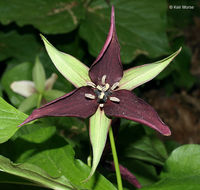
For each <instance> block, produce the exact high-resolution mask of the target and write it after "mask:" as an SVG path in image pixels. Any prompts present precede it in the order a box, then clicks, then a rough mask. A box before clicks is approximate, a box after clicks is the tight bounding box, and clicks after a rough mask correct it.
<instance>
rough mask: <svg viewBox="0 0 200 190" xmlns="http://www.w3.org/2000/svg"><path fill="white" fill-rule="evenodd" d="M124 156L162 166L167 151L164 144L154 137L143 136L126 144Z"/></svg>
mask: <svg viewBox="0 0 200 190" xmlns="http://www.w3.org/2000/svg"><path fill="white" fill-rule="evenodd" d="M124 156H125V157H128V158H135V159H138V160H143V161H146V162H150V163H153V164H157V165H161V166H162V165H164V162H165V160H166V158H167V151H166V149H165V147H164V144H163V143H162V142H161V141H160V140H159V139H157V138H156V137H153V136H152V137H148V136H144V137H142V138H140V139H139V140H137V141H136V142H134V143H132V144H130V145H128V146H127V147H126V149H125V151H124Z"/></svg>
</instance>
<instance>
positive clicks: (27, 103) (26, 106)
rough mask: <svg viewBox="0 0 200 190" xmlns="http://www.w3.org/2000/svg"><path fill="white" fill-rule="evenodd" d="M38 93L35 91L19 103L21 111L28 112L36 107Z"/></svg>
mask: <svg viewBox="0 0 200 190" xmlns="http://www.w3.org/2000/svg"><path fill="white" fill-rule="evenodd" d="M38 96H39V95H38V94H36V93H34V94H32V95H31V96H29V97H28V98H26V99H24V100H23V101H22V103H21V104H20V105H19V108H18V109H19V110H20V111H21V112H27V111H29V110H30V109H32V108H35V107H36V106H37V100H38Z"/></svg>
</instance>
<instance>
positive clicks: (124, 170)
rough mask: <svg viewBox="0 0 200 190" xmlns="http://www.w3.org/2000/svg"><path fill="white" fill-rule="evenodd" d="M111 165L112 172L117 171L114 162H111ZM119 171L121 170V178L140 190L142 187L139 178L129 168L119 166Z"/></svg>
mask: <svg viewBox="0 0 200 190" xmlns="http://www.w3.org/2000/svg"><path fill="white" fill-rule="evenodd" d="M109 165H110V169H111V170H112V171H115V165H114V162H109ZM119 169H120V173H121V176H122V178H123V179H124V180H126V181H128V182H129V183H130V184H132V185H133V186H135V187H136V188H138V189H140V188H141V187H142V186H141V184H140V182H139V181H138V180H137V178H136V177H135V176H134V175H133V174H132V173H131V172H130V171H129V170H128V169H127V168H125V167H124V166H122V165H121V164H119Z"/></svg>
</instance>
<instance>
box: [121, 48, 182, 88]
mask: <svg viewBox="0 0 200 190" xmlns="http://www.w3.org/2000/svg"><path fill="white" fill-rule="evenodd" d="M180 51H181V48H180V49H179V50H178V51H176V52H175V53H173V54H172V55H170V56H169V57H167V58H165V59H163V60H160V61H157V62H155V63H150V64H146V65H142V66H138V67H133V68H131V69H128V70H126V71H124V76H123V78H122V79H121V80H120V83H119V89H127V90H133V89H134V88H136V87H138V86H140V85H142V84H144V83H146V82H148V81H150V80H151V79H153V78H154V77H156V76H157V75H158V74H159V73H160V72H161V71H162V70H163V69H164V68H165V67H167V65H168V64H169V63H170V62H171V61H172V60H173V59H174V58H175V57H176V56H177V55H178V54H179V53H180Z"/></svg>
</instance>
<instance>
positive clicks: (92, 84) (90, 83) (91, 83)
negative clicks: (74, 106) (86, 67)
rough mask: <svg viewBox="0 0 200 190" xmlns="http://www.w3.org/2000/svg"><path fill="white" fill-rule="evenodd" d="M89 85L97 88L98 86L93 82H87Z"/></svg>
mask: <svg viewBox="0 0 200 190" xmlns="http://www.w3.org/2000/svg"><path fill="white" fill-rule="evenodd" d="M87 85H88V86H91V87H93V88H96V85H95V84H94V83H93V82H91V81H89V82H87Z"/></svg>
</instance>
